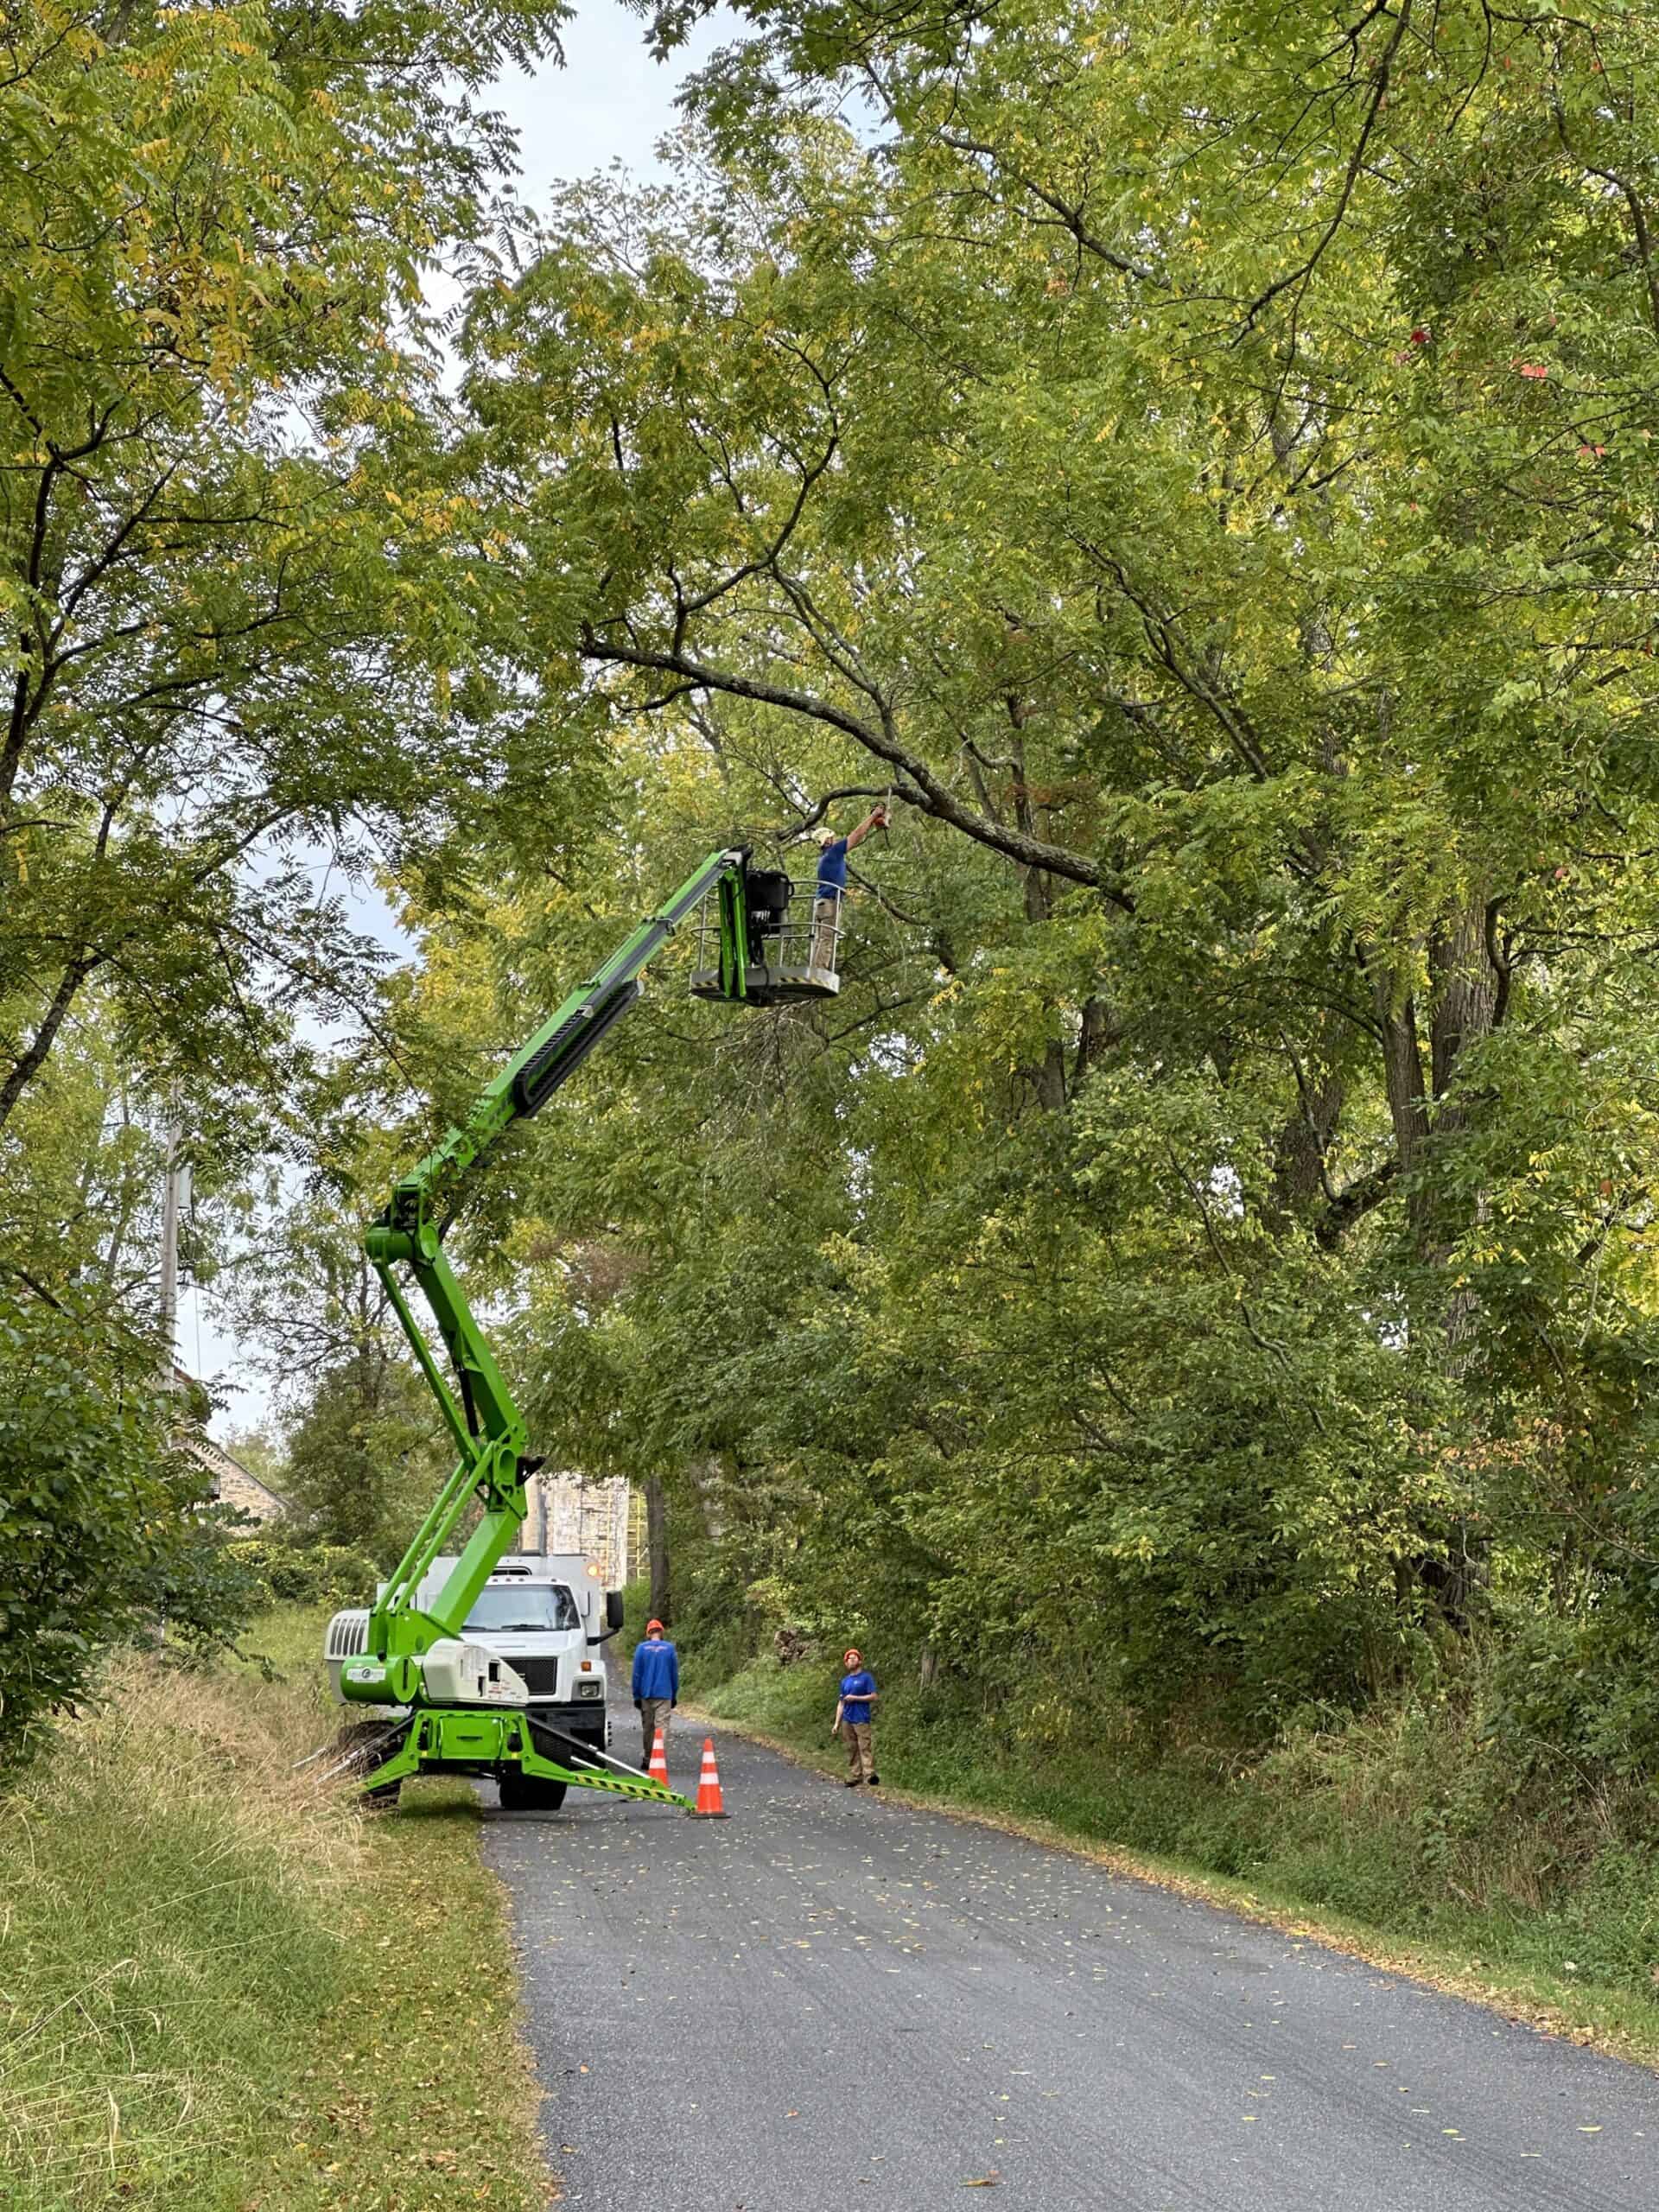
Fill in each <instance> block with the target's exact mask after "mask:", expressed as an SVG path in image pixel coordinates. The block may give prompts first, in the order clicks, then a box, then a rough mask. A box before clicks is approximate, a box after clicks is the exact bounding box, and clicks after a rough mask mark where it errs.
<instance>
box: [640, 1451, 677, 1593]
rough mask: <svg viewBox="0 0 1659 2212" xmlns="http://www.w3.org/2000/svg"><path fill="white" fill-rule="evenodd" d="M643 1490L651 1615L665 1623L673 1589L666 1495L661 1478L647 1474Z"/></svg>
mask: <svg viewBox="0 0 1659 2212" xmlns="http://www.w3.org/2000/svg"><path fill="white" fill-rule="evenodd" d="M645 1551H646V1553H647V1554H648V1556H649V1558H650V1560H651V1612H652V1619H653V1620H659V1621H665V1620H666V1619H667V1618H668V1617H669V1608H670V1603H671V1593H672V1589H673V1584H672V1580H671V1575H670V1572H669V1554H668V1496H667V1493H666V1491H664V1488H663V1478H662V1477H661V1476H660V1475H647V1477H646V1478H645Z"/></svg>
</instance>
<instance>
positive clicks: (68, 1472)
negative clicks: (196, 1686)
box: [0, 1298, 257, 1767]
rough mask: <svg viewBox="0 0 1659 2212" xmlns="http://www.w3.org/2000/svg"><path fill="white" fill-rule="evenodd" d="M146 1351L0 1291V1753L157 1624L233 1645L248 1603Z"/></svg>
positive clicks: (87, 1688)
mask: <svg viewBox="0 0 1659 2212" xmlns="http://www.w3.org/2000/svg"><path fill="white" fill-rule="evenodd" d="M154 1357H155V1351H154V1346H153V1344H149V1343H146V1342H143V1341H142V1340H135V1339H134V1338H132V1337H130V1335H128V1334H127V1333H126V1332H123V1331H122V1330H121V1329H120V1328H119V1326H118V1325H111V1323H110V1322H109V1321H108V1320H106V1319H97V1318H92V1317H85V1316H76V1315H73V1314H72V1313H68V1312H67V1311H64V1310H61V1309H54V1308H52V1307H49V1306H44V1305H42V1304H41V1303H40V1302H39V1301H38V1300H26V1301H24V1302H21V1303H20V1302H17V1301H15V1300H8V1299H3V1298H0V1532H3V1541H0V1711H3V1717H4V1727H3V1732H0V1758H3V1763H4V1764H5V1765H6V1766H8V1767H14V1766H17V1765H20V1764H22V1763H23V1761H24V1760H25V1759H26V1758H29V1756H30V1755H31V1754H33V1753H34V1752H35V1751H38V1750H39V1749H40V1747H41V1741H42V1737H43V1733H44V1732H45V1730H46V1728H47V1726H48V1723H49V1720H50V1718H51V1716H52V1715H53V1714H54V1713H60V1712H62V1711H63V1710H65V1709H66V1708H67V1707H73V1705H74V1704H75V1703H76V1702H77V1700H81V1699H84V1698H85V1697H86V1696H87V1695H89V1694H92V1692H93V1691H94V1689H95V1688H96V1683H97V1679H98V1674H99V1665H100V1659H101V1653H102V1651H103V1649H104V1647H105V1645H107V1644H108V1643H111V1641H113V1640H116V1639H118V1638H120V1637H128V1636H134V1635H139V1636H145V1637H154V1636H155V1635H156V1633H157V1632H158V1631H159V1628H160V1625H161V1624H162V1621H163V1620H165V1621H166V1622H167V1624H168V1626H169V1628H170V1629H171V1630H172V1631H173V1633H174V1634H175V1637H178V1638H179V1639H181V1642H182V1643H184V1644H185V1645H186V1646H187V1647H188V1648H193V1649H202V1648H210V1647H213V1646H222V1645H224V1644H226V1643H229V1642H231V1641H232V1639H233V1638H234V1637H235V1636H236V1634H237V1631H238V1629H239V1628H240V1627H241V1626H242V1624H243V1623H244V1622H245V1619H246V1618H247V1617H248V1614H249V1612H250V1611H251V1609H252V1606H253V1604H254V1602H255V1601H256V1599H257V1583H256V1581H255V1580H254V1579H253V1577H252V1576H251V1575H250V1574H248V1573H245V1572H244V1571H243V1569H242V1568H241V1567H240V1566H239V1564H238V1561H237V1560H236V1559H235V1557H234V1555H233V1553H232V1549H231V1548H229V1547H228V1546H227V1545H226V1542H225V1541H224V1516H219V1515H218V1514H216V1513H214V1512H213V1511H211V1510H204V1503H205V1499H206V1496H207V1478H206V1476H205V1475H204V1474H203V1473H202V1472H201V1471H200V1469H198V1468H196V1467H194V1465H191V1464H189V1463H188V1462H186V1461H185V1460H184V1459H182V1458H181V1455H180V1454H178V1453H177V1452H175V1451H174V1450H173V1449H172V1448H171V1445H170V1431H171V1424H172V1421H174V1420H175V1418H176V1405H175V1402H174V1401H173V1399H172V1396H171V1394H170V1393H168V1392H163V1391H162V1390H160V1389H157V1388H156V1385H155V1383H154V1382H153V1381H152V1380H151V1377H152V1376H153V1373H154V1367H153V1363H154Z"/></svg>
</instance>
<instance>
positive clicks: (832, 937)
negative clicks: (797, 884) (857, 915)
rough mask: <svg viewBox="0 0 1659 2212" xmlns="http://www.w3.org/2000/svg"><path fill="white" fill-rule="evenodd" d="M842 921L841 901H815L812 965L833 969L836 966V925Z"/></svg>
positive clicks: (813, 907)
mask: <svg viewBox="0 0 1659 2212" xmlns="http://www.w3.org/2000/svg"><path fill="white" fill-rule="evenodd" d="M840 919H841V901H840V899H814V900H813V901H812V965H813V966H814V967H815V968H833V967H834V966H835V964H836V924H837V923H838V922H839V921H840Z"/></svg>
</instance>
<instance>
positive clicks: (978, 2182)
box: [962, 2167, 1002, 2189]
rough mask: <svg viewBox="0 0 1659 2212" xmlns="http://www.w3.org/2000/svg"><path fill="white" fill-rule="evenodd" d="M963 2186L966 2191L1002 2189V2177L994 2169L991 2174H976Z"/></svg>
mask: <svg viewBox="0 0 1659 2212" xmlns="http://www.w3.org/2000/svg"><path fill="white" fill-rule="evenodd" d="M962 2185H963V2188H964V2189H1001V2186H1002V2177H1001V2174H1000V2173H998V2172H997V2171H996V2170H995V2167H993V2168H992V2170H991V2171H990V2172H989V2173H988V2174H976V2175H975V2177H974V2178H973V2179H972V2180H971V2181H965V2182H963V2184H962Z"/></svg>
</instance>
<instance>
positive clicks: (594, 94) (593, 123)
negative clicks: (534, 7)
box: [178, 0, 735, 1435]
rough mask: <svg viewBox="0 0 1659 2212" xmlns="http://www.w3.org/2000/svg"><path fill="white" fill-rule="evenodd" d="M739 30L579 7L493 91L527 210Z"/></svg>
mask: <svg viewBox="0 0 1659 2212" xmlns="http://www.w3.org/2000/svg"><path fill="white" fill-rule="evenodd" d="M734 29H735V24H734V19H733V18H732V17H731V16H728V15H726V14H725V13H724V11H723V10H722V11H721V12H718V13H716V14H715V15H714V16H710V17H709V19H708V21H707V22H704V23H702V25H700V26H699V28H698V30H697V33H696V36H695V38H693V39H692V40H691V41H690V43H689V44H688V45H687V46H685V47H684V48H682V49H681V50H680V51H679V52H678V53H677V54H675V56H674V57H673V59H672V60H671V61H668V62H658V61H653V60H652V58H651V56H650V54H648V53H647V52H646V50H645V23H644V22H643V21H642V20H641V18H640V17H639V16H636V15H632V14H631V13H630V12H629V11H628V10H626V9H625V8H623V7H622V6H620V4H619V0H576V13H575V18H574V20H573V21H572V22H570V23H569V25H568V26H567V28H566V30H565V33H564V56H565V59H564V67H563V68H562V69H561V68H555V67H553V66H552V65H551V64H548V65H547V66H545V67H543V68H540V69H538V70H537V71H536V72H535V73H533V74H531V75H526V74H525V73H523V72H521V71H518V70H513V71H512V73H510V74H509V75H507V76H505V77H504V78H502V79H500V80H499V83H498V85H497V87H496V92H495V96H494V105H497V106H498V107H499V108H500V109H501V111H503V112H504V113H505V116H506V117H507V119H508V121H509V122H510V123H511V124H512V126H513V128H514V130H516V131H517V132H518V143H519V167H520V169H521V172H522V175H521V177H520V184H519V189H520V192H521V194H522V196H523V197H524V199H525V200H526V201H527V202H528V203H529V204H530V206H531V207H532V208H534V209H537V210H539V209H540V208H542V207H544V206H545V204H546V201H547V199H548V196H549V194H550V192H551V191H552V189H553V188H554V187H555V186H556V185H557V184H559V183H561V182H563V181H567V180H569V179H570V178H572V177H579V176H587V175H590V174H591V173H592V172H593V171H594V170H595V169H602V168H607V167H608V166H609V164H610V163H611V162H619V161H620V162H622V164H623V165H624V167H625V168H628V169H630V170H632V171H633V172H634V173H635V174H636V175H652V174H660V173H661V164H660V163H659V162H658V161H657V159H656V155H655V148H656V146H657V143H658V140H659V139H661V138H662V137H663V136H664V133H666V132H668V131H670V130H673V129H674V128H675V126H676V124H677V120H678V118H677V114H676V111H675V107H674V95H675V92H676V91H677V89H678V87H679V86H680V84H681V83H682V82H683V79H685V77H686V76H687V75H689V74H690V72H691V71H693V70H695V69H696V68H697V67H700V65H701V64H702V61H703V60H705V59H706V58H707V57H708V56H709V54H711V53H713V51H714V50H715V48H716V47H719V46H721V45H722V44H724V43H726V42H727V41H729V40H730V39H731V37H732V36H733V35H734ZM353 909H354V912H355V916H356V918H357V921H358V925H359V927H360V928H362V929H364V930H365V931H369V932H370V933H372V935H373V936H375V937H377V938H379V939H380V940H381V942H382V943H383V944H386V945H388V946H389V947H391V948H392V949H394V950H402V949H403V944H402V941H401V940H400V938H399V935H398V932H397V926H396V924H395V923H394V922H393V920H392V918H391V912H390V911H389V909H388V908H387V907H386V906H385V902H384V900H382V899H379V898H378V896H376V895H375V894H374V893H372V892H370V893H366V894H365V895H364V896H362V897H361V898H359V899H354V900H353ZM178 1353H179V1357H180V1358H181V1361H182V1362H183V1363H184V1364H185V1365H186V1366H187V1367H188V1368H189V1370H191V1372H192V1373H193V1374H194V1375H198V1376H200V1377H201V1379H202V1380H203V1381H204V1382H205V1383H207V1384H208V1385H209V1386H210V1387H211V1388H212V1389H213V1392H214V1394H215V1395H216V1396H218V1397H219V1398H220V1399H221V1400H223V1401H224V1410H223V1411H222V1412H221V1413H220V1414H219V1415H218V1417H217V1418H216V1419H215V1421H214V1422H213V1428H214V1430H215V1431H216V1432H217V1433H219V1434H220V1435H223V1434H224V1433H226V1431H227V1430H228V1429H232V1428H238V1427H254V1426H257V1423H258V1422H259V1421H261V1420H262V1419H263V1418H264V1413H265V1409H266V1402H267V1393H266V1390H265V1388H264V1384H263V1383H260V1382H259V1381H258V1380H257V1378H256V1377H255V1376H253V1375H252V1374H251V1372H249V1371H248V1370H246V1369H245V1366H244V1365H243V1363H241V1361H240V1360H239V1359H238V1346H237V1344H235V1343H234V1342H233V1341H232V1339H231V1338H229V1337H227V1336H226V1334H224V1333H223V1332H222V1331H221V1330H220V1329H219V1326H218V1325H217V1323H216V1320H215V1318H214V1313H213V1306H212V1302H211V1301H210V1300H207V1299H205V1298H202V1297H200V1295H199V1294H197V1293H196V1292H195V1291H194V1290H193V1289H186V1291H185V1292H184V1293H183V1294H182V1296H181V1299H180V1301H179V1333H178Z"/></svg>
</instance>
